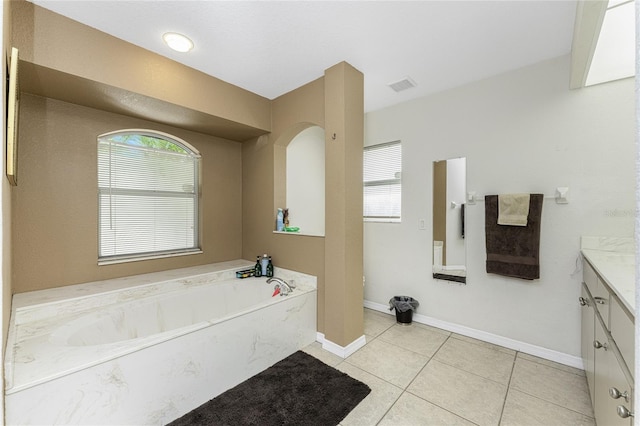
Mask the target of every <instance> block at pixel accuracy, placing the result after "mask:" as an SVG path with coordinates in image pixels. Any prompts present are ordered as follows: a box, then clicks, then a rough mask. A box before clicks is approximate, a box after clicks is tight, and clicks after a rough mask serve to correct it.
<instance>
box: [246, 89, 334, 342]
mask: <svg viewBox="0 0 640 426" xmlns="http://www.w3.org/2000/svg"><path fill="white" fill-rule="evenodd" d="M272 116H273V123H272V128H273V133H271V134H270V135H268V136H263V137H260V138H258V139H255V140H253V141H250V142H245V143H244V144H243V145H242V166H243V175H242V180H243V194H242V197H243V201H242V207H243V208H242V211H243V239H242V242H243V244H242V254H243V258H245V259H255V257H256V256H257V255H259V254H262V253H269V254H270V255H272V256H273V261H274V264H275V266H276V268H277V267H283V268H287V269H293V270H296V271H300V272H305V273H308V274H311V275H315V276H317V277H318V331H320V332H322V331H323V324H324V268H325V261H324V243H325V241H324V240H325V239H324V238H323V237H308V236H302V235H282V234H274V233H273V230H274V229H275V215H276V209H277V208H278V207H286V206H284V203H285V194H286V192H285V186H284V185H285V182H284V178H285V166H286V163H285V161H286V160H285V154H284V152H285V150H286V145H287V144H288V143H289V142H290V141H291V139H293V138H294V137H295V136H296V135H297V134H298V133H299V132H300V131H301V130H303V129H305V128H306V127H308V126H310V125H318V126H320V127H324V80H323V79H318V80H315V81H313V82H311V83H308V84H306V85H304V86H302V87H300V88H298V89H296V90H294V91H292V92H290V93H287V94H285V95H283V96H280V97H279V98H277V99H275V100H274V101H273V102H272ZM291 215H295V212H291ZM276 272H277V270H276Z"/></svg>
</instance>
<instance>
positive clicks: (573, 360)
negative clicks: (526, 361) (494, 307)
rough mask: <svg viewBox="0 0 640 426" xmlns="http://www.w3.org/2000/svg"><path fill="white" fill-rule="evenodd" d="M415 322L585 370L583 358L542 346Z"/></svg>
mask: <svg viewBox="0 0 640 426" xmlns="http://www.w3.org/2000/svg"><path fill="white" fill-rule="evenodd" d="M364 307H365V308H369V309H373V310H375V311H380V312H384V313H387V314H389V305H384V304H381V303H376V302H371V301H369V300H365V301H364ZM390 315H393V314H390ZM413 321H415V322H418V323H420V324H426V325H430V326H432V327H436V328H440V329H442V330H447V331H451V332H453V333H457V334H461V335H463V336H467V337H472V338H474V339H478V340H482V341H484V342H488V343H493V344H494V345H498V346H503V347H505V348H509V349H513V350H515V351H519V352H524V353H526V354H529V355H534V356H537V357H539V358H544V359H547V360H549V361H554V362H557V363H560V364H564V365H568V366H570V367H575V368H579V369H581V370H583V369H584V364H583V363H582V358H580V357H577V356H573V355H569V354H565V353H562V352H558V351H554V350H552V349H547V348H543V347H541V346H536V345H532V344H530V343H525V342H521V341H519V340H514V339H510V338H508V337H503V336H498V335H496V334H491V333H487V332H486V331H482V330H477V329H475V328H470V327H466V326H464V325H459V324H455V323H452V322H448V321H443V320H439V319H437V318H432V317H429V316H426V315H421V314H414V315H413Z"/></svg>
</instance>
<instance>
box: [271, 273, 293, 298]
mask: <svg viewBox="0 0 640 426" xmlns="http://www.w3.org/2000/svg"><path fill="white" fill-rule="evenodd" d="M273 281H275V282H276V287H280V295H281V296H287V295H288V294H289V293H291V292H292V291H293V290H291V288H292V287H295V286H293V285H289V283H287V282H286V281H285V280H283V279H282V278H277V277H272V278H269V279H268V280H267V284H271V283H272V282H273Z"/></svg>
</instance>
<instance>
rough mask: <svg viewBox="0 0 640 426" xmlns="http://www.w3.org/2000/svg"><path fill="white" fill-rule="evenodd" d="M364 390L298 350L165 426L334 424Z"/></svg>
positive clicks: (354, 403)
mask: <svg viewBox="0 0 640 426" xmlns="http://www.w3.org/2000/svg"><path fill="white" fill-rule="evenodd" d="M369 392H371V389H369V387H368V386H367V385H365V384H364V383H362V382H359V381H357V380H356V379H353V378H351V377H350V376H348V375H346V374H344V373H342V372H340V371H338V370H336V369H335V368H332V367H329V366H328V365H326V364H325V363H323V362H321V361H319V360H318V359H316V358H314V357H312V356H311V355H308V354H306V353H304V352H302V351H298V352H296V353H294V354H293V355H291V356H289V357H287V358H285V359H283V360H282V361H280V362H278V363H276V364H274V365H273V366H271V367H269V368H268V369H266V370H265V371H263V372H262V373H259V374H257V375H255V376H253V377H252V378H250V379H248V380H246V381H244V382H242V383H240V384H239V385H238V386H236V387H235V388H232V389H229V390H228V391H226V392H225V393H223V394H221V395H218V396H217V397H216V398H214V399H212V400H211V401H209V402H207V403H205V404H203V405H201V406H200V407H198V408H196V409H195V410H193V411H191V412H189V413H187V414H185V415H184V416H182V417H180V418H179V419H177V420H175V421H173V422H171V423H170V424H169V425H170V426H187V425H260V426H268V425H305V426H306V425H318V426H326V425H337V424H338V423H340V421H341V420H342V419H344V418H345V417H346V416H347V414H349V413H350V412H351V410H353V408H354V407H355V406H356V405H358V403H360V401H362V400H363V399H364V397H366V396H367V395H368V394H369Z"/></svg>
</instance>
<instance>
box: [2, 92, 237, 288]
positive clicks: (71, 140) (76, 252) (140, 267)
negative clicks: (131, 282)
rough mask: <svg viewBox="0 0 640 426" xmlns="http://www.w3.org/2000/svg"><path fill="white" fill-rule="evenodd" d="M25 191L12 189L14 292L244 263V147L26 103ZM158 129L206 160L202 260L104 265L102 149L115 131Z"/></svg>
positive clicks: (50, 103)
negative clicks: (100, 257)
mask: <svg viewBox="0 0 640 426" xmlns="http://www.w3.org/2000/svg"><path fill="white" fill-rule="evenodd" d="M20 120H21V121H20V144H19V157H18V161H19V166H18V170H19V174H20V176H19V186H17V187H15V188H14V189H13V200H12V201H13V232H14V240H13V278H14V282H13V283H14V286H13V290H14V292H16V293H18V292H24V291H30V290H39V289H45V288H51V287H59V286H64V285H69V284H75V283H81V282H88V281H94V280H101V279H107V278H113V277H120V276H127V275H135V274H140V273H147V272H153V271H159V270H166V269H173V268H180V267H186V266H193V265H200V264H206V263H211V262H219V261H224V260H230V259H237V258H240V257H241V256H242V229H241V227H242V218H241V209H242V205H241V204H242V195H241V194H242V145H241V144H239V143H236V142H231V141H227V140H224V139H219V138H215V137H212V136H208V135H203V134H199V133H195V132H190V131H186V130H182V129H177V128H172V127H169V126H164V125H158V124H155V123H151V122H148V121H144V120H139V119H134V118H130V117H126V116H122V115H117V114H112V113H108V112H104V111H99V110H95V109H91V108H86V107H82V106H78V105H73V104H69V103H66V102H61V101H56V100H52V99H48V98H41V97H36V96H31V95H25V96H23V98H22V106H21V117H20ZM128 128H139V129H152V130H159V131H163V132H166V133H169V134H173V135H175V136H177V137H180V138H182V139H184V140H185V141H187V142H189V143H190V144H192V145H193V146H194V147H195V148H196V149H198V150H199V151H200V153H201V155H202V196H201V204H202V216H201V229H202V249H203V251H204V253H203V254H199V255H191V256H181V257H175V258H168V259H158V260H149V261H140V262H130V263H126V264H116V265H108V266H97V244H98V243H97V215H98V213H97V142H96V138H97V136H98V135H100V134H102V133H106V132H109V131H114V130H119V129H128Z"/></svg>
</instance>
